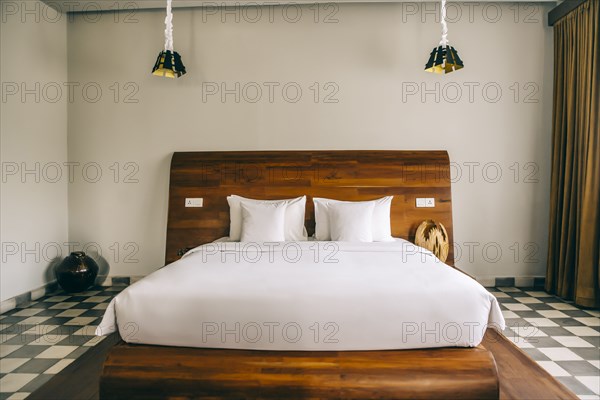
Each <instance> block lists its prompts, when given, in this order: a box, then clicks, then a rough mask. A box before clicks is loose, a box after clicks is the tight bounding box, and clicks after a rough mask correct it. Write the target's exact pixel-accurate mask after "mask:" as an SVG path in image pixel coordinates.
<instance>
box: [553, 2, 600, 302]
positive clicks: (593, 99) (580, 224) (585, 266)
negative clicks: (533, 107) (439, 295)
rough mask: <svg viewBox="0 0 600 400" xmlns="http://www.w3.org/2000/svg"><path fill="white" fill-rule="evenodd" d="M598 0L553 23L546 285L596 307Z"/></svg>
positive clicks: (599, 239) (599, 253) (599, 288)
mask: <svg viewBox="0 0 600 400" xmlns="http://www.w3.org/2000/svg"><path fill="white" fill-rule="evenodd" d="M599 3H600V0H587V1H586V2H585V3H583V4H582V5H581V6H579V7H578V8H576V9H575V10H573V11H572V12H570V13H569V14H567V15H566V16H565V17H563V18H562V19H561V20H559V21H558V22H557V23H556V25H555V26H554V104H553V122H552V135H553V143H552V183H551V193H550V235H549V236H550V237H549V249H548V270H547V273H546V290H547V291H549V292H551V293H555V294H557V295H558V296H560V297H564V298H566V299H569V300H574V301H575V303H576V304H578V305H581V306H584V307H594V308H597V307H600V273H599V265H600V250H599V248H600V124H599V119H598V118H599V114H600V99H599V97H600V92H599V88H600V68H599V65H598V64H599V62H600V42H599V40H600V30H599V23H600V4H599Z"/></svg>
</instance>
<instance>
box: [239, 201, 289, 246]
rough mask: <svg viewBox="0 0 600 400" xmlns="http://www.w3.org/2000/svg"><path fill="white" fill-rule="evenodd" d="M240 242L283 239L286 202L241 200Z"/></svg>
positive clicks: (277, 240) (280, 240)
mask: <svg viewBox="0 0 600 400" xmlns="http://www.w3.org/2000/svg"><path fill="white" fill-rule="evenodd" d="M241 208H242V234H241V241H242V242H283V241H285V210H286V208H287V204H286V203H255V202H248V201H242V203H241Z"/></svg>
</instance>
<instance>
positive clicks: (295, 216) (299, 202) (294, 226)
mask: <svg viewBox="0 0 600 400" xmlns="http://www.w3.org/2000/svg"><path fill="white" fill-rule="evenodd" d="M242 201H244V202H249V203H274V204H277V203H282V204H286V206H287V207H286V209H285V227H284V229H285V240H286V241H303V240H306V239H307V236H308V235H307V234H306V228H304V213H305V210H306V196H302V197H296V198H295V199H283V200H257V199H248V198H245V197H242V196H237V195H234V194H233V195H231V196H227V202H228V203H229V220H230V222H229V238H230V240H231V241H232V242H238V241H240V239H241V237H242V207H241V202H242Z"/></svg>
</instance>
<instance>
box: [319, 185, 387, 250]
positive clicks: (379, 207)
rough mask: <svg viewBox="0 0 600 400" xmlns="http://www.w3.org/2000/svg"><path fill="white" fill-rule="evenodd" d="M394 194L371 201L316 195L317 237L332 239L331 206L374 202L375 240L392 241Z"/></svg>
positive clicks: (373, 227) (373, 229) (373, 228)
mask: <svg viewBox="0 0 600 400" xmlns="http://www.w3.org/2000/svg"><path fill="white" fill-rule="evenodd" d="M393 198H394V196H386V197H382V198H380V199H376V200H370V201H340V200H333V199H325V198H319V197H315V198H314V199H313V203H314V205H315V225H316V226H315V238H316V239H317V240H331V232H330V227H329V206H330V205H331V204H337V203H373V204H374V208H373V222H372V223H373V226H372V231H373V241H374V242H391V241H393V240H394V238H393V237H392V228H391V223H390V210H391V206H392V199H393Z"/></svg>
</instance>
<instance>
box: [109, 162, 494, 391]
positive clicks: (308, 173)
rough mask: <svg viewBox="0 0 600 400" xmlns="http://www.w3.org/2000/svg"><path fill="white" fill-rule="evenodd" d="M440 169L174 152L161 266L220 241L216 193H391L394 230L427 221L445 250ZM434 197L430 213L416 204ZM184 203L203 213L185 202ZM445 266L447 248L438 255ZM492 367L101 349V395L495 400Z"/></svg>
mask: <svg viewBox="0 0 600 400" xmlns="http://www.w3.org/2000/svg"><path fill="white" fill-rule="evenodd" d="M449 172H450V162H449V158H448V154H447V152H445V151H261V152H191V153H174V154H173V159H172V162H171V178H170V188H169V214H168V223H167V248H166V262H167V263H170V262H173V261H175V260H177V259H178V258H179V257H180V255H181V254H182V253H184V252H185V251H186V249H188V248H191V247H195V246H198V245H200V244H202V243H206V242H210V241H213V240H215V239H217V238H219V237H222V236H227V234H228V230H229V207H228V205H227V201H226V196H227V195H230V194H238V195H241V196H245V197H252V198H259V199H280V198H291V197H296V196H301V195H307V197H308V199H307V210H306V228H307V230H308V232H309V234H312V233H313V232H314V211H313V206H312V198H313V197H329V198H336V199H341V200H370V199H375V198H379V197H382V196H386V195H394V200H393V202H392V209H391V223H392V234H393V235H394V236H396V237H402V238H405V239H408V240H412V239H414V234H415V231H416V228H417V226H418V225H419V224H420V223H421V222H422V221H423V220H426V219H434V220H436V221H439V222H442V223H443V224H444V225H445V227H446V230H447V231H448V235H449V239H450V240H449V242H450V243H451V244H452V243H453V241H452V238H453V234H452V202H451V187H450V173H449ZM418 197H432V198H434V199H435V207H434V208H417V207H416V198H418ZM186 198H202V199H203V206H202V207H197V208H191V207H185V199H186ZM447 262H448V264H450V265H453V263H454V254H453V251H452V246H451V247H450V253H449V256H448V260H447ZM498 388H499V385H498V377H497V370H496V364H495V361H494V358H493V356H492V354H491V353H490V352H489V351H487V350H486V349H485V348H484V347H482V346H479V347H476V348H444V349H424V350H387V351H355V352H282V351H243V350H220V349H200V348H178V347H163V346H149V345H131V344H125V343H120V344H118V345H117V346H115V347H114V348H113V349H112V350H111V352H110V353H109V355H108V357H107V360H106V362H105V364H104V368H103V373H102V377H101V380H100V397H101V399H114V398H123V399H136V398H140V399H151V398H157V399H158V398H161V399H163V398H177V399H188V398H211V399H214V398H280V399H281V398H286V399H294V398H303V399H304V398H344V399H367V398H379V399H401V398H413V399H416V398H428V399H431V398H462V399H493V398H496V399H497V398H498V395H499V389H498Z"/></svg>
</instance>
